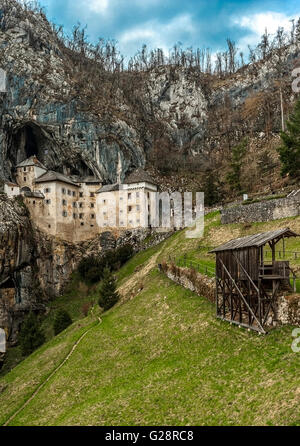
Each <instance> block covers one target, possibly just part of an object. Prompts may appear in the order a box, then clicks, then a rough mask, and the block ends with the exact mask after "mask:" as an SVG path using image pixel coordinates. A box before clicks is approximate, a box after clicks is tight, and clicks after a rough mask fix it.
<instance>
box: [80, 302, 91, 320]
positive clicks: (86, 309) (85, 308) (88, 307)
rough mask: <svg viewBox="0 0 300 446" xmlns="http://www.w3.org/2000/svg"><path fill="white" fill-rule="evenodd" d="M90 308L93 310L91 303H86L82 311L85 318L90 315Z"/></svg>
mask: <svg viewBox="0 0 300 446" xmlns="http://www.w3.org/2000/svg"><path fill="white" fill-rule="evenodd" d="M90 308H91V303H89V302H86V303H85V304H83V305H82V307H81V311H82V314H83V315H84V316H85V317H87V315H88V314H89V309H90Z"/></svg>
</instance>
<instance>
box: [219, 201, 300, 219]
mask: <svg viewBox="0 0 300 446" xmlns="http://www.w3.org/2000/svg"><path fill="white" fill-rule="evenodd" d="M298 215H300V196H297V197H295V198H280V199H277V200H269V201H261V202H259V203H252V204H247V205H241V206H235V207H230V208H225V209H223V210H222V211H221V223H222V224H229V223H251V222H255V221H272V220H277V219H280V218H287V217H296V216H298Z"/></svg>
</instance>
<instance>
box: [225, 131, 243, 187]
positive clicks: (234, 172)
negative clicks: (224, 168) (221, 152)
mask: <svg viewBox="0 0 300 446" xmlns="http://www.w3.org/2000/svg"><path fill="white" fill-rule="evenodd" d="M246 148H247V138H245V139H243V141H242V142H240V144H238V145H237V146H235V147H233V149H232V154H231V162H230V172H229V173H228V175H227V181H228V183H229V184H230V186H231V188H232V189H233V190H235V191H237V192H242V185H241V171H242V165H243V160H244V156H245V154H246Z"/></svg>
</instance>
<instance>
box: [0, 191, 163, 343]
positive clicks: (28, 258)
mask: <svg viewBox="0 0 300 446" xmlns="http://www.w3.org/2000/svg"><path fill="white" fill-rule="evenodd" d="M171 234H172V232H167V233H158V234H156V233H152V232H151V231H150V230H148V229H136V230H133V231H114V232H111V231H105V232H103V233H101V234H99V235H98V236H97V237H95V238H94V239H91V240H88V241H85V242H82V243H77V244H73V243H70V242H67V241H64V240H62V239H59V238H56V237H51V236H48V235H47V234H45V233H44V232H41V231H39V230H38V229H37V228H35V227H34V226H33V224H32V222H31V220H30V218H29V213H28V210H27V208H26V206H25V205H24V203H23V200H22V197H21V196H20V197H17V198H14V199H8V198H7V197H6V196H5V195H0V328H4V329H5V331H6V334H7V339H8V343H9V345H12V344H14V343H16V341H17V334H18V331H19V328H20V325H21V323H22V321H23V319H24V316H25V315H26V314H27V313H28V312H29V311H35V312H43V311H44V310H45V309H46V305H47V302H48V301H49V300H50V299H52V298H54V297H56V296H59V295H60V294H62V293H63V291H64V288H65V286H66V284H67V283H68V282H69V280H70V277H71V274H72V272H73V271H74V270H75V269H76V267H77V265H78V264H79V262H80V260H81V259H82V258H83V257H87V256H90V255H93V256H101V255H102V254H103V253H105V252H106V251H108V250H110V249H114V248H116V247H118V246H122V245H124V244H127V243H130V244H131V245H132V246H133V248H134V249H135V251H139V250H141V249H144V248H148V247H150V246H153V245H156V244H157V243H159V242H160V241H162V240H163V239H165V238H166V237H168V236H169V235H171Z"/></svg>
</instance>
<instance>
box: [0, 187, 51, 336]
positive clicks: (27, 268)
mask: <svg viewBox="0 0 300 446" xmlns="http://www.w3.org/2000/svg"><path fill="white" fill-rule="evenodd" d="M43 298H44V293H43V291H42V289H41V287H40V285H39V282H38V277H37V271H36V263H35V242H34V232H33V228H32V226H31V222H30V219H29V216H28V212H27V209H26V207H25V206H24V205H23V202H22V199H14V200H10V199H7V198H6V197H5V196H1V195H0V326H1V328H4V329H5V331H6V334H7V339H8V340H9V342H11V343H14V342H15V341H16V335H17V332H18V330H19V327H20V324H21V323H22V321H23V318H24V315H25V314H26V312H28V311H29V310H33V311H41V310H42V309H43V300H44V299H43Z"/></svg>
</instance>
